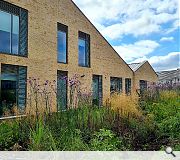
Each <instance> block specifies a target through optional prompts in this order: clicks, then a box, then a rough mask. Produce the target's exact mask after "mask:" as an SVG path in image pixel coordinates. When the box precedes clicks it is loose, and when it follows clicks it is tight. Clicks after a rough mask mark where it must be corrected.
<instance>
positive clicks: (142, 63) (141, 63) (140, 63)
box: [128, 61, 146, 72]
mask: <svg viewBox="0 0 180 160" xmlns="http://www.w3.org/2000/svg"><path fill="white" fill-rule="evenodd" d="M144 63H146V61H143V62H139V63H130V64H128V65H129V66H130V65H132V64H139V67H138V68H136V69H135V70H133V69H132V70H133V72H136V71H137V70H138V69H139V68H140V67H141V66H142V65H144ZM130 68H131V67H130Z"/></svg>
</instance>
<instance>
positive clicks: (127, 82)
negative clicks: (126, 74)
mask: <svg viewBox="0 0 180 160" xmlns="http://www.w3.org/2000/svg"><path fill="white" fill-rule="evenodd" d="M125 91H126V94H130V93H131V78H126V79H125Z"/></svg>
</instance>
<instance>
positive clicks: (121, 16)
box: [73, 0, 178, 39]
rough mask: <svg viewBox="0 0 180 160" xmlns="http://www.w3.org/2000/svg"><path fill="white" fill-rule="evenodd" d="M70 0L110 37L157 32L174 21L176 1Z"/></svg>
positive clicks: (176, 7) (176, 12)
mask: <svg viewBox="0 0 180 160" xmlns="http://www.w3.org/2000/svg"><path fill="white" fill-rule="evenodd" d="M73 1H74V2H75V3H76V4H77V5H78V6H79V7H80V8H81V9H82V11H83V12H84V13H85V14H86V16H87V17H88V18H89V19H90V20H91V21H92V22H93V24H95V26H96V27H97V28H98V29H99V30H100V32H101V33H102V34H103V35H104V36H105V37H106V38H110V39H116V38H120V37H121V36H123V35H128V34H131V35H133V36H139V35H149V34H151V33H157V32H160V31H161V30H162V25H163V24H165V23H167V22H170V21H177V20H178V1H177V0H111V2H109V0H84V1H82V0H73ZM107 22H110V23H107ZM105 24H106V25H105Z"/></svg>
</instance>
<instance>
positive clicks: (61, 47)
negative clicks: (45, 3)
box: [57, 23, 68, 63]
mask: <svg viewBox="0 0 180 160" xmlns="http://www.w3.org/2000/svg"><path fill="white" fill-rule="evenodd" d="M67 38H68V27H67V26H66V25H63V24H60V23H58V42H57V45H58V62H60V63H67V53H68V51H67V48H68V47H67V41H68V40H67Z"/></svg>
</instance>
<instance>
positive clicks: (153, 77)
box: [129, 61, 158, 90]
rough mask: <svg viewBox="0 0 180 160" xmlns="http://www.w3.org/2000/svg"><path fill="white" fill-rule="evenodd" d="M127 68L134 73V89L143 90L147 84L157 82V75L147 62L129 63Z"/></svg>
mask: <svg viewBox="0 0 180 160" xmlns="http://www.w3.org/2000/svg"><path fill="white" fill-rule="evenodd" d="M129 67H130V68H131V69H132V70H133V72H134V89H135V90H144V89H147V88H148V84H151V83H156V82H157V81H158V75H157V74H156V72H155V71H154V69H153V68H152V66H151V65H150V64H149V62H148V61H143V62H140V63H131V64H129Z"/></svg>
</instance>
